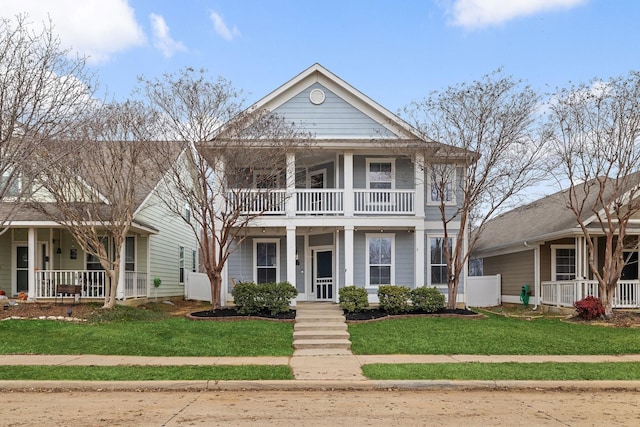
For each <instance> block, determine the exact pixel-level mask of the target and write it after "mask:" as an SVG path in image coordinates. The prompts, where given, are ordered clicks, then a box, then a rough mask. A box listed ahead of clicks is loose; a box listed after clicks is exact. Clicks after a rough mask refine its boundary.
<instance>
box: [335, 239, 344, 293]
mask: <svg viewBox="0 0 640 427" xmlns="http://www.w3.org/2000/svg"><path fill="white" fill-rule="evenodd" d="M335 236H336V237H335V239H336V240H335V244H334V247H335V253H334V256H333V258H334V259H335V267H336V268H335V273H334V275H335V277H334V278H333V283H335V291H334V292H333V302H335V303H338V302H340V273H339V271H340V230H336V233H335ZM342 286H343V287H344V284H343V285H342Z"/></svg>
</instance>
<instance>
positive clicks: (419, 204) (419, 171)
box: [413, 154, 424, 283]
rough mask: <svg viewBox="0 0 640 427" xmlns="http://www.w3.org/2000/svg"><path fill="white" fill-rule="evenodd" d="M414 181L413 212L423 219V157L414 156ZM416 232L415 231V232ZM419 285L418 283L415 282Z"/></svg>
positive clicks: (420, 155) (419, 155)
mask: <svg viewBox="0 0 640 427" xmlns="http://www.w3.org/2000/svg"><path fill="white" fill-rule="evenodd" d="M413 170H414V180H415V188H416V194H415V210H416V216H417V217H421V218H424V155H422V154H416V160H415V163H414V166H413ZM416 232H417V230H416ZM417 283H420V282H417Z"/></svg>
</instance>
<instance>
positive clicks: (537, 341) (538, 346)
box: [349, 314, 640, 354]
mask: <svg viewBox="0 0 640 427" xmlns="http://www.w3.org/2000/svg"><path fill="white" fill-rule="evenodd" d="M349 334H350V335H351V343H352V346H351V350H352V352H353V353H354V354H630V353H640V329H633V328H610V327H606V326H591V325H586V324H575V323H568V322H563V321H561V320H560V319H557V318H541V319H535V320H529V321H527V320H523V319H517V318H507V317H503V316H498V315H493V314H488V315H487V318H485V319H476V320H474V319H461V318H444V317H419V318H418V317H416V318H407V319H394V320H385V321H379V322H371V323H354V324H350V325H349Z"/></svg>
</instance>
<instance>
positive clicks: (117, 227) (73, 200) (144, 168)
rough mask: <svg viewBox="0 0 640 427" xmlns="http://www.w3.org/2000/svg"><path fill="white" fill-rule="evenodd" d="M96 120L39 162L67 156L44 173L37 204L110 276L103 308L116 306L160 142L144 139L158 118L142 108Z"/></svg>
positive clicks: (52, 146)
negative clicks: (127, 248) (126, 251)
mask: <svg viewBox="0 0 640 427" xmlns="http://www.w3.org/2000/svg"><path fill="white" fill-rule="evenodd" d="M92 118H93V119H92V120H88V121H87V122H85V123H83V125H82V126H80V127H79V128H78V129H77V130H76V133H75V134H74V135H73V137H71V138H68V139H65V140H59V141H52V142H50V143H49V144H47V151H46V152H44V153H45V154H44V155H42V156H39V158H42V157H44V158H46V157H47V156H49V155H53V156H54V157H55V156H58V155H59V153H63V154H64V156H63V157H62V160H61V161H60V162H59V163H58V164H57V165H56V167H55V168H46V169H42V170H41V172H40V175H39V178H40V180H41V182H42V186H43V188H44V189H45V190H46V194H45V195H42V196H40V197H35V196H34V198H33V199H34V200H33V203H34V204H35V206H36V207H37V208H38V209H40V210H41V211H43V212H44V213H45V214H46V215H47V216H48V217H50V218H51V219H52V220H54V221H56V222H58V223H59V224H61V225H63V226H64V227H65V228H66V229H67V230H68V231H69V233H70V234H71V235H72V236H73V237H74V238H75V240H76V242H77V243H78V245H80V247H81V248H82V249H83V250H84V251H85V252H86V253H88V254H90V255H93V256H94V257H95V258H97V259H98V260H99V261H100V264H101V266H102V268H103V269H104V270H105V274H106V277H107V280H106V283H105V284H104V286H105V299H104V308H112V307H113V306H114V305H115V302H116V297H117V292H116V291H117V288H118V283H119V278H120V271H121V269H120V265H121V264H120V261H121V253H122V248H123V247H124V244H125V241H126V237H127V234H128V232H129V230H130V228H131V224H132V221H133V218H134V214H135V212H136V209H137V208H138V207H139V205H140V203H141V202H142V201H143V200H144V198H145V196H146V195H147V194H148V193H149V192H150V191H151V189H152V188H153V187H154V185H155V183H157V181H158V179H159V173H160V172H159V171H158V169H157V165H156V164H155V163H154V162H153V161H152V160H151V159H150V158H149V157H148V156H149V153H150V152H153V150H151V149H150V148H149V145H151V144H152V145H153V146H157V145H158V144H156V143H152V142H150V141H146V140H144V135H148V134H149V132H148V131H146V129H147V127H148V126H150V125H151V124H152V123H153V117H152V116H151V115H150V114H149V113H148V111H147V110H146V109H145V108H144V107H143V106H142V105H141V104H137V103H132V102H126V103H122V104H119V103H112V104H108V105H105V106H102V107H100V108H97V109H96V110H95V112H94V114H93V115H92ZM69 145H71V146H73V148H74V149H73V151H71V152H69V151H68V149H67V147H68V146H69ZM174 158H175V156H174ZM51 198H53V199H54V200H55V202H53V203H52V202H51ZM110 249H112V250H113V252H111V250H110Z"/></svg>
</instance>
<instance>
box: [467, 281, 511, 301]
mask: <svg viewBox="0 0 640 427" xmlns="http://www.w3.org/2000/svg"><path fill="white" fill-rule="evenodd" d="M500 281H501V277H500V275H499V274H496V275H495V276H470V277H467V289H466V291H467V305H468V306H470V307H495V306H497V305H500V304H501V303H502V300H501V298H500V294H501V290H500V288H501V283H500Z"/></svg>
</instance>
